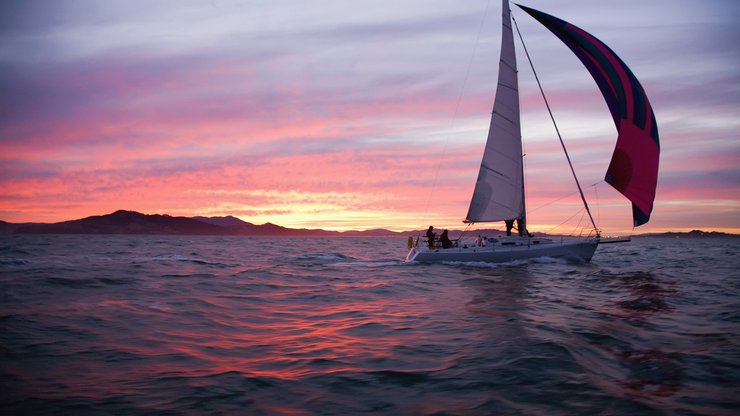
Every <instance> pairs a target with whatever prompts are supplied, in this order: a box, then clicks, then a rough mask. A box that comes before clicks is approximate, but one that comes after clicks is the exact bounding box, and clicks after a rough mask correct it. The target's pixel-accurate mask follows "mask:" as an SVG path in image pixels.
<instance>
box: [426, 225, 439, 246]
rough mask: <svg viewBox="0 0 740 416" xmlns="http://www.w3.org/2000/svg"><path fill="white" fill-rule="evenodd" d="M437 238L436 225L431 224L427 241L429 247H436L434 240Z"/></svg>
mask: <svg viewBox="0 0 740 416" xmlns="http://www.w3.org/2000/svg"><path fill="white" fill-rule="evenodd" d="M436 238H437V235H436V234H435V233H434V227H432V226H431V225H430V226H429V229H428V230H427V241H428V242H429V248H434V240H435V239H436Z"/></svg>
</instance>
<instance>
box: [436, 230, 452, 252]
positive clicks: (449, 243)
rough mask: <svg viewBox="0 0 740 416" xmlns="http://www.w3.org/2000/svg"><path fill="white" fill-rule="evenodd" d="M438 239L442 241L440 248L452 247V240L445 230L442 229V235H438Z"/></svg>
mask: <svg viewBox="0 0 740 416" xmlns="http://www.w3.org/2000/svg"><path fill="white" fill-rule="evenodd" d="M439 241H440V242H441V243H442V248H450V247H452V241H451V240H450V236H448V235H447V230H444V231H442V236H441V237H439Z"/></svg>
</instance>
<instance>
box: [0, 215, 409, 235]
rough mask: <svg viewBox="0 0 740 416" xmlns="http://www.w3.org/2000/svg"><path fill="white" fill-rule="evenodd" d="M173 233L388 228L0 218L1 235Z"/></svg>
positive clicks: (161, 218)
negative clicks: (22, 221) (49, 221)
mask: <svg viewBox="0 0 740 416" xmlns="http://www.w3.org/2000/svg"><path fill="white" fill-rule="evenodd" d="M11 233H17V234H172V235H254V236H314V237H316V236H326V237H330V236H345V235H346V236H390V235H397V234H398V233H395V232H393V231H389V230H369V231H349V232H346V233H342V232H338V231H327V230H321V229H305V228H299V229H295V228H287V227H282V226H279V225H275V224H272V223H269V222H268V223H265V224H262V225H256V224H252V223H250V222H246V221H242V220H240V219H239V218H236V217H233V216H227V217H200V216H199V217H173V216H170V215H159V214H153V215H148V214H142V213H139V212H135V211H126V210H119V211H116V212H114V213H111V214H107V215H96V216H91V217H87V218H82V219H78V220H71V221H63V222H57V223H52V224H38V223H36V224H32V223H28V224H13V223H9V222H5V221H0V234H11Z"/></svg>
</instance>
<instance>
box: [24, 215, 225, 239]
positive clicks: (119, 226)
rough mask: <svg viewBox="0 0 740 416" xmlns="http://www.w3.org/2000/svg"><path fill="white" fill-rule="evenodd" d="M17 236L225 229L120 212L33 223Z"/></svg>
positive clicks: (212, 232) (196, 232) (213, 231)
mask: <svg viewBox="0 0 740 416" xmlns="http://www.w3.org/2000/svg"><path fill="white" fill-rule="evenodd" d="M14 233H17V234H190V235H221V234H226V233H228V232H227V231H226V230H225V229H224V228H223V227H219V226H217V225H213V224H207V223H204V222H202V221H198V220H195V219H192V218H186V217H171V216H169V215H156V214H155V215H145V214H141V213H138V212H134V211H124V210H119V211H116V212H114V213H112V214H108V215H96V216H92V217H87V218H82V219H79V220H72V221H63V222H57V223H53V224H31V225H24V226H20V227H18V228H16V229H15V231H14Z"/></svg>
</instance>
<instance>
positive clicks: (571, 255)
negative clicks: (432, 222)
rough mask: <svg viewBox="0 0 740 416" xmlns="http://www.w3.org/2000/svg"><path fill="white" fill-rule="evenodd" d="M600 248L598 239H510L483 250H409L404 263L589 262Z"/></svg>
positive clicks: (413, 248) (460, 248) (464, 248)
mask: <svg viewBox="0 0 740 416" xmlns="http://www.w3.org/2000/svg"><path fill="white" fill-rule="evenodd" d="M598 245H599V240H598V239H597V238H589V239H580V240H563V241H553V240H548V239H530V238H509V239H504V240H502V241H497V242H495V243H491V244H489V245H488V246H486V247H478V246H474V245H469V246H462V247H453V248H447V249H442V248H434V249H429V248H427V247H412V248H411V250H410V251H409V254H408V255H407V256H406V261H407V262H410V261H417V262H424V263H439V262H487V263H506V262H511V261H515V260H526V259H532V258H537V257H553V258H563V259H568V260H573V261H582V262H588V261H590V260H591V257H593V255H594V252H595V251H596V247H597V246H598Z"/></svg>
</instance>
